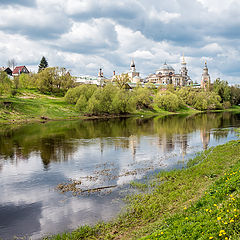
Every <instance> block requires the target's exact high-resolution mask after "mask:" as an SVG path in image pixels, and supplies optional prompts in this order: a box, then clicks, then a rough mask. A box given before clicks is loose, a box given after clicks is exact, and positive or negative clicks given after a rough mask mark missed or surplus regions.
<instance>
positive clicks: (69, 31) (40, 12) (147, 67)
mask: <svg viewBox="0 0 240 240" xmlns="http://www.w3.org/2000/svg"><path fill="white" fill-rule="evenodd" d="M239 27H240V2H239V1H237V0H162V1H161V2H158V1H154V0H148V1H147V0H138V1H137V0H122V1H110V0H81V1H77V0H49V1H47V2H46V1H43V0H22V1H18V0H12V1H6V0H1V1H0V50H1V51H0V52H1V54H0V66H7V61H8V60H9V59H13V58H14V59H15V60H16V62H17V65H25V66H27V67H28V69H29V70H32V71H35V72H37V69H38V64H39V62H40V60H41V58H42V56H45V57H46V58H47V60H48V63H49V66H60V67H66V68H67V69H70V70H71V72H72V74H73V75H75V76H79V75H95V76H97V74H98V70H99V67H102V68H103V71H104V75H105V76H106V77H111V76H112V74H113V71H114V70H115V71H116V73H122V72H126V71H127V70H128V69H129V64H130V61H131V59H132V58H133V59H134V61H135V64H136V69H137V70H138V71H139V72H140V74H141V76H142V77H146V76H148V75H149V74H150V73H152V72H155V70H157V69H159V67H160V66H161V65H162V64H163V63H164V62H165V61H166V62H167V63H168V64H170V65H172V66H173V67H174V69H176V70H178V69H180V67H181V66H180V64H179V62H180V59H181V56H182V54H183V53H184V54H185V59H186V62H187V64H188V70H189V75H190V76H191V79H192V80H193V81H194V82H195V81H197V82H198V83H200V81H201V74H202V69H203V67H204V62H205V60H207V62H208V67H209V73H210V75H211V79H212V81H214V80H215V79H216V78H218V77H220V78H221V79H223V80H227V81H228V82H229V83H230V84H240V69H239V66H240V47H239V46H240V44H239V42H240V32H239Z"/></svg>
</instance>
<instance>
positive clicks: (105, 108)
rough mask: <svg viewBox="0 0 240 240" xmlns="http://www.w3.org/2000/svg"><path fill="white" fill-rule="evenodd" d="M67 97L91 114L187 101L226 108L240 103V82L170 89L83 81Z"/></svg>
mask: <svg viewBox="0 0 240 240" xmlns="http://www.w3.org/2000/svg"><path fill="white" fill-rule="evenodd" d="M65 100H66V101H67V102H68V103H70V104H75V107H76V109H77V110H78V111H79V112H82V113H85V114H91V115H102V114H125V113H132V112H134V111H136V110H144V109H148V110H156V109H157V108H159V109H163V110H166V111H173V112H174V111H178V110H180V109H181V108H186V105H188V106H191V107H193V108H194V109H197V110H215V109H225V108H229V107H231V105H235V104H239V103H240V88H239V86H231V87H230V86H228V84H227V82H225V81H221V80H220V79H217V80H216V81H215V82H214V84H213V86H212V89H211V90H210V91H204V90H202V89H194V88H191V87H183V88H179V89H174V87H173V86H171V85H169V86H167V90H165V89H164V90H163V89H154V88H153V87H152V86H151V85H150V84H148V85H147V86H146V87H142V86H141V85H138V86H137V87H136V88H134V89H133V90H127V89H125V88H120V87H119V86H118V85H113V84H111V83H109V84H107V85H105V86H104V87H102V88H99V87H97V86H94V85H81V86H78V87H75V88H71V89H69V90H68V92H67V93H66V95H65Z"/></svg>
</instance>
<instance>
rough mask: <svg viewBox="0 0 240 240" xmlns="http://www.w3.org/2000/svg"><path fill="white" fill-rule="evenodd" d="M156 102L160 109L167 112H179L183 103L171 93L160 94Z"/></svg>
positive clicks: (155, 99) (156, 97)
mask: <svg viewBox="0 0 240 240" xmlns="http://www.w3.org/2000/svg"><path fill="white" fill-rule="evenodd" d="M154 102H155V103H156V104H157V106H158V107H159V108H162V109H164V110H166V111H177V110H178V109H179V108H180V106H181V101H180V99H179V98H178V96H177V95H176V94H174V93H172V92H169V91H165V92H159V93H158V94H157V95H156V96H155V98H154Z"/></svg>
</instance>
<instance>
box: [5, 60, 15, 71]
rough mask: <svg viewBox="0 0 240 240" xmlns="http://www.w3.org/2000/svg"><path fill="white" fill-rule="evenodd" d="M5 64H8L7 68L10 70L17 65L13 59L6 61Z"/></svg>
mask: <svg viewBox="0 0 240 240" xmlns="http://www.w3.org/2000/svg"><path fill="white" fill-rule="evenodd" d="M7 64H8V67H9V68H11V69H12V70H14V68H15V66H16V65H17V62H16V61H15V59H14V58H12V59H9V60H8V62H7Z"/></svg>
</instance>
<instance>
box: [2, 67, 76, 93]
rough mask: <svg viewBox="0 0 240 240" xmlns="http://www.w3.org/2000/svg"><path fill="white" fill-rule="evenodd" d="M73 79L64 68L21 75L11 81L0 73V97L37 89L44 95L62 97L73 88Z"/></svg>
mask: <svg viewBox="0 0 240 240" xmlns="http://www.w3.org/2000/svg"><path fill="white" fill-rule="evenodd" d="M75 86H76V85H75V78H74V77H72V76H71V74H70V73H69V72H68V71H67V70H66V69H65V68H59V67H49V68H45V69H42V70H41V71H40V72H39V73H36V74H35V73H29V74H24V73H22V74H21V75H19V76H15V77H13V79H12V80H11V79H10V78H9V77H8V75H7V74H6V73H5V72H0V95H2V94H3V93H10V94H11V95H15V94H16V93H17V91H18V89H21V88H25V89H32V88H37V89H38V90H39V91H40V92H42V93H44V94H56V95H59V96H64V95H65V93H66V92H67V90H68V89H69V88H72V87H75Z"/></svg>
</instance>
